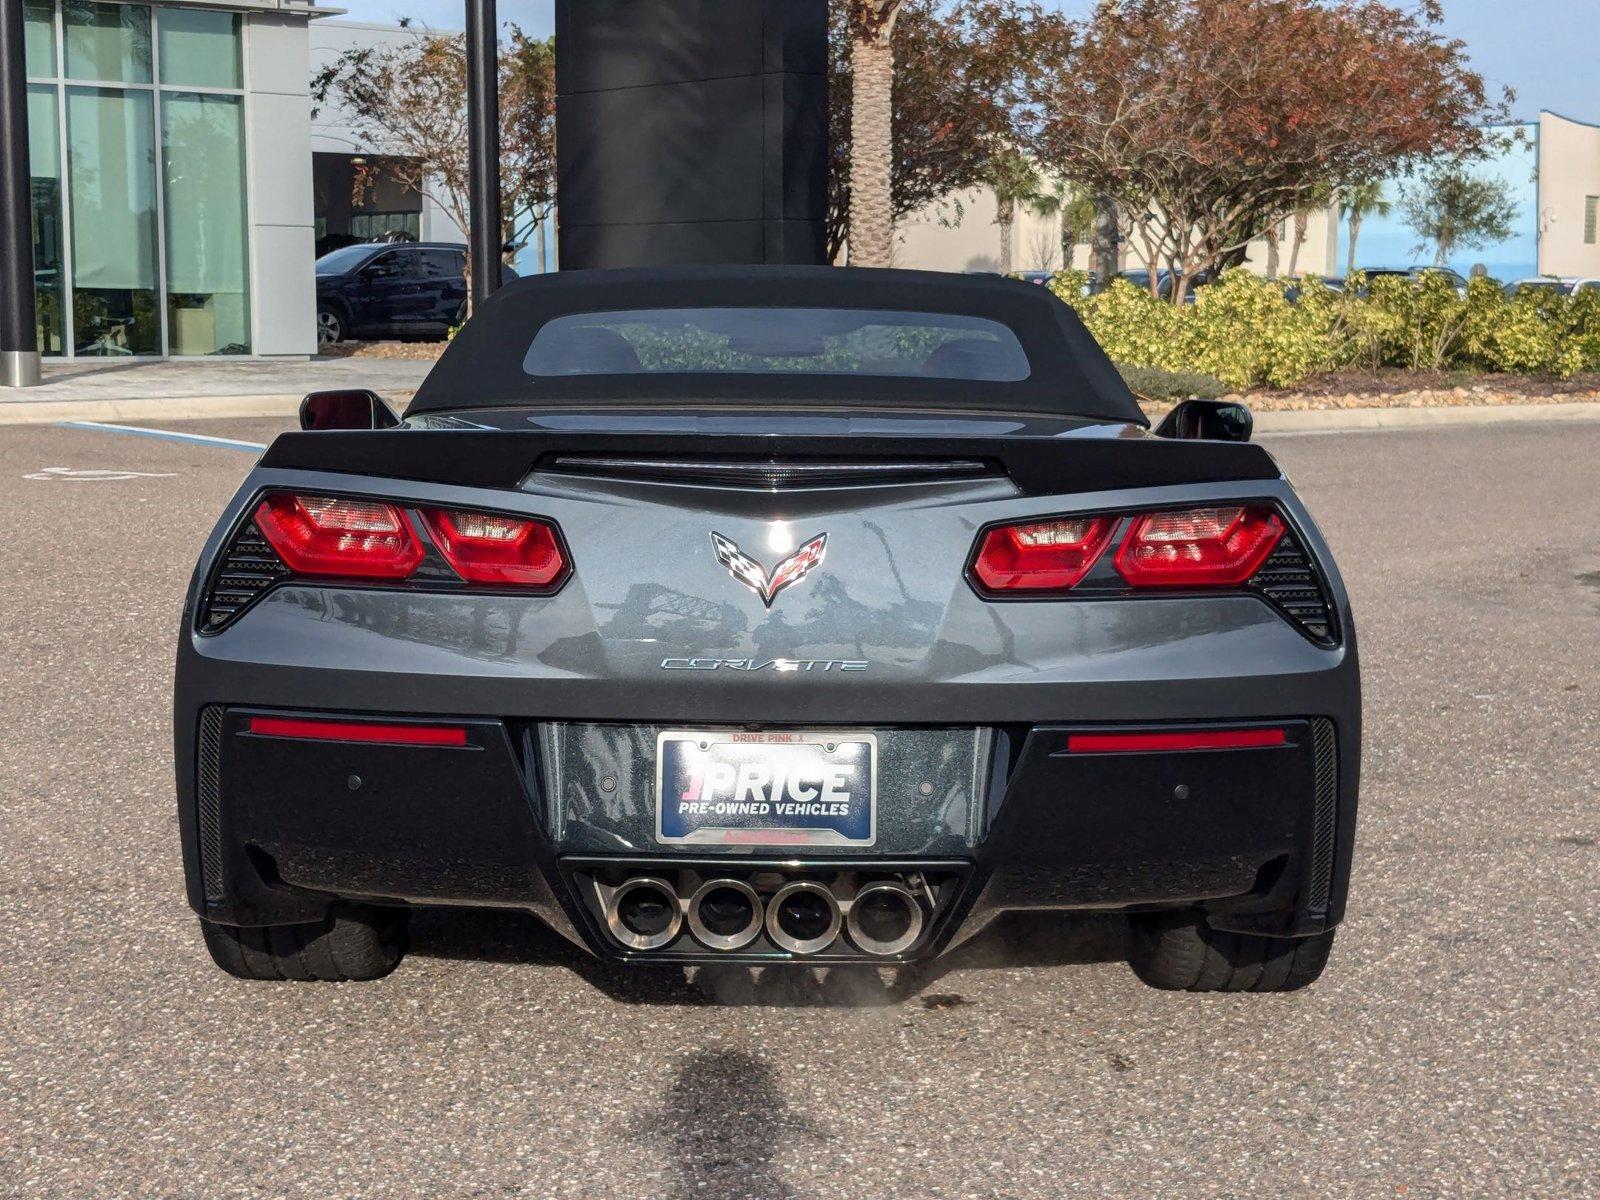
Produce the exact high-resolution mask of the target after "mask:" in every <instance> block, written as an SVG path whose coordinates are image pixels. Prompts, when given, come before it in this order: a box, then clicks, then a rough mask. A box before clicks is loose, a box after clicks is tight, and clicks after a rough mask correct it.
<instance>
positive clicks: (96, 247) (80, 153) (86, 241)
mask: <svg viewBox="0 0 1600 1200" xmlns="http://www.w3.org/2000/svg"><path fill="white" fill-rule="evenodd" d="M151 104H152V100H151V93H150V92H123V91H116V90H113V89H110V88H68V89H67V187H68V189H69V191H70V193H71V197H72V284H73V296H72V306H73V307H72V312H73V338H74V341H75V342H76V344H77V346H76V348H77V353H79V354H104V355H113V356H116V355H125V354H159V353H160V352H161V318H160V301H159V295H158V291H157V289H158V287H159V284H158V279H157V272H156V152H155V120H154V114H153V113H152V111H151Z"/></svg>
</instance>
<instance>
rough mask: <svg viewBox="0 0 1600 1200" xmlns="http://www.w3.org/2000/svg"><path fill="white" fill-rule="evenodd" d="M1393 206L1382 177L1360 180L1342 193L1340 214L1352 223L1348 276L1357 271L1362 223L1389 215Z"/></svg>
mask: <svg viewBox="0 0 1600 1200" xmlns="http://www.w3.org/2000/svg"><path fill="white" fill-rule="evenodd" d="M1393 208H1394V205H1393V204H1391V203H1390V202H1389V198H1388V195H1387V194H1386V192H1385V190H1384V184H1383V181H1382V180H1381V179H1363V180H1359V181H1358V182H1356V183H1353V184H1350V185H1349V186H1347V187H1346V188H1345V189H1344V191H1343V193H1341V195H1340V197H1339V215H1340V216H1341V217H1343V218H1344V219H1345V220H1346V221H1348V222H1349V223H1350V252H1349V254H1348V255H1346V257H1345V266H1344V273H1345V274H1346V275H1347V276H1348V275H1354V274H1355V273H1356V242H1357V241H1358V240H1359V239H1360V237H1361V223H1362V222H1363V221H1365V220H1366V219H1367V218H1368V217H1387V216H1388V215H1389V213H1390V212H1391V211H1392V210H1393Z"/></svg>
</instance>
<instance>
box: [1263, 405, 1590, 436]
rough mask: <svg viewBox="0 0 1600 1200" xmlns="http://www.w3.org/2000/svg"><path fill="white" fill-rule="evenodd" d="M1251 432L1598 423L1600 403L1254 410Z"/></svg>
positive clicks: (1334, 431)
mask: <svg viewBox="0 0 1600 1200" xmlns="http://www.w3.org/2000/svg"><path fill="white" fill-rule="evenodd" d="M1255 418H1256V432H1257V433H1260V434H1273V433H1352V432H1356V431H1359V430H1363V429H1435V428H1438V427H1440V426H1445V425H1498V424H1502V423H1505V422H1513V421H1584V420H1588V421H1595V420H1600V403H1597V402H1594V401H1589V400H1583V401H1576V402H1574V403H1572V404H1482V405H1467V404H1463V405H1451V406H1444V405H1441V406H1439V407H1437V408H1420V407H1419V408H1319V409H1309V410H1305V411H1294V412H1258V413H1256V414H1255Z"/></svg>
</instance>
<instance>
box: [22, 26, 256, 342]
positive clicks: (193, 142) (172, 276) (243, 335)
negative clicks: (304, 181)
mask: <svg viewBox="0 0 1600 1200" xmlns="http://www.w3.org/2000/svg"><path fill="white" fill-rule="evenodd" d="M241 24H242V23H241V20H240V17H239V16H238V15H237V14H235V13H226V12H218V11H213V10H209V9H198V8H177V7H164V6H155V7H147V6H144V5H136V4H105V3H93V2H90V0H59V2H56V3H52V2H51V0H28V4H27V64H28V147H29V156H30V161H31V163H32V182H33V230H34V270H35V287H36V291H37V295H38V306H39V348H40V350H41V351H42V352H43V353H44V354H47V355H69V356H93V357H123V356H131V355H163V354H170V355H206V354H213V355H214V354H249V353H250V288H249V278H250V270H249V239H248V235H247V230H248V226H247V224H246V215H245V165H244V164H245V158H244V150H245V147H244V136H245V134H244V78H243V67H242V62H243V55H242V53H241V45H240V43H241V37H242V30H241Z"/></svg>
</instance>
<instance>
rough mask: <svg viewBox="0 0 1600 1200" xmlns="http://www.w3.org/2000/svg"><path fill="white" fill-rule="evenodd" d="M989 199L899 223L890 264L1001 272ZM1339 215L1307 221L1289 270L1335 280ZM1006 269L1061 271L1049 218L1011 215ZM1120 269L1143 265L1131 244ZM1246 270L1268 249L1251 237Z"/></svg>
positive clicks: (1082, 258) (975, 195) (1079, 256)
mask: <svg viewBox="0 0 1600 1200" xmlns="http://www.w3.org/2000/svg"><path fill="white" fill-rule="evenodd" d="M996 212H997V205H996V204H995V198H994V193H993V192H991V191H989V190H988V189H986V188H973V189H971V190H969V191H964V192H956V193H952V194H951V195H950V196H947V197H946V198H945V199H944V200H942V201H939V202H938V203H935V204H931V205H928V206H927V207H925V208H923V209H921V210H919V211H917V212H915V213H913V214H911V215H910V216H909V217H906V218H904V219H902V220H901V221H900V222H899V224H898V226H897V228H896V230H895V255H894V265H895V266H897V267H908V268H915V269H918V270H924V271H957V272H964V271H998V270H999V269H1000V226H999V225H998V224H997V223H996V221H995V215H996ZM1338 215H1339V214H1338V209H1337V207H1335V206H1329V207H1328V208H1327V209H1326V210H1319V211H1317V212H1315V213H1313V214H1312V215H1311V218H1310V220H1309V222H1308V223H1307V226H1306V241H1305V243H1304V244H1303V245H1302V246H1301V247H1300V258H1299V262H1298V263H1297V264H1296V270H1297V271H1298V272H1299V273H1300V274H1302V275H1311V274H1315V275H1340V274H1342V273H1343V272H1342V270H1341V269H1340V268H1339V264H1338V261H1337V260H1338V249H1339V247H1338V239H1339V229H1338ZM1293 237H1294V222H1293V221H1292V220H1291V221H1285V222H1284V225H1283V238H1282V244H1281V248H1280V262H1279V271H1280V273H1282V274H1284V275H1287V274H1288V271H1289V258H1290V255H1291V253H1292V245H1291V243H1292V240H1293ZM1013 246H1014V249H1013V261H1012V269H1013V270H1016V271H1052V270H1059V269H1060V268H1061V266H1062V258H1063V256H1062V254H1061V235H1060V229H1059V222H1058V221H1057V219H1056V218H1055V217H1041V216H1040V215H1039V214H1038V213H1035V212H1032V211H1031V210H1028V209H1022V210H1020V211H1019V212H1018V213H1017V220H1016V225H1015V233H1014V237H1013ZM1122 249H1123V257H1124V260H1125V262H1124V265H1125V266H1126V267H1127V268H1129V269H1135V268H1139V267H1142V266H1144V265H1145V264H1144V260H1143V257H1142V255H1140V253H1139V247H1138V243H1137V241H1136V240H1135V239H1132V238H1130V239H1128V240H1127V241H1126V242H1124V244H1123V247H1122ZM1248 253H1249V258H1248V260H1247V261H1246V263H1245V266H1246V268H1247V269H1248V270H1250V271H1252V272H1254V273H1255V274H1257V275H1264V274H1266V269H1267V243H1266V239H1265V238H1257V239H1256V240H1255V241H1253V242H1251V243H1250V246H1249V250H1248ZM1089 262H1090V248H1089V246H1088V245H1086V244H1083V243H1080V244H1079V245H1077V246H1076V247H1075V248H1074V250H1073V256H1072V265H1073V266H1074V267H1076V268H1078V269H1079V270H1087V269H1088V267H1089Z"/></svg>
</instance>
